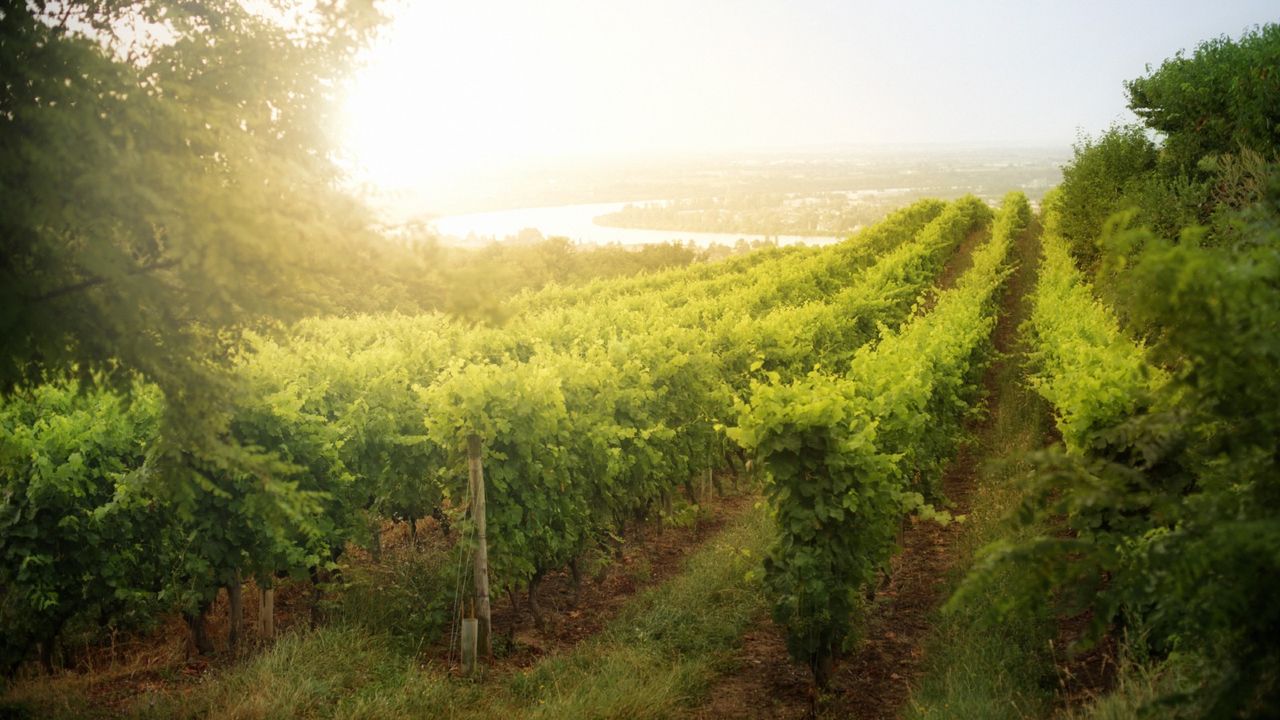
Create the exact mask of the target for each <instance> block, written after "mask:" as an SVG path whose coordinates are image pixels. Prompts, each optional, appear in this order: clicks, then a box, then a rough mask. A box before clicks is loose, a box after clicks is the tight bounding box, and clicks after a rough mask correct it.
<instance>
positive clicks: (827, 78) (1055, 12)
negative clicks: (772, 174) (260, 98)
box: [346, 0, 1280, 188]
mask: <svg viewBox="0 0 1280 720" xmlns="http://www.w3.org/2000/svg"><path fill="white" fill-rule="evenodd" d="M1278 11H1280V6H1278V5H1277V3H1276V2H1275V0H1268V1H1265V2H1264V1H1257V2H1244V1H1239V2H1232V1H1230V0H1225V1H1214V0H1210V1H1205V0H1162V1H1159V2H1146V1H1144V2H1123V1H1121V0H1112V1H1109V2H1093V1H1089V2H1080V1H1075V2H1048V1H1044V2H1040V1H1037V0H1017V1H1013V0H1011V1H1008V2H999V1H984V2H963V1H961V0H952V1H947V0H930V1H923V0H921V1H917V2H911V1H909V0H896V1H888V0H887V1H883V2H882V1H879V0H876V1H874V2H872V1H863V0H846V1H844V2H837V1H834V0H830V1H828V0H790V1H787V0H768V1H764V0H759V1H756V0H735V1H731V0H721V1H711V0H644V1H643V2H636V1H635V0H625V1H623V0H616V1H615V0H594V1H591V0H527V1H526V0H520V1H514V0H512V1H508V2H487V1H485V0H443V1H438V0H430V1H428V0H413V1H411V2H406V3H405V4H404V6H403V7H401V8H400V10H399V11H398V12H397V13H396V15H395V20H394V22H393V24H392V25H391V26H390V27H389V28H388V31H387V33H386V36H385V37H384V38H383V39H382V40H381V41H380V42H379V43H378V45H377V46H376V47H375V48H374V49H373V50H372V51H371V52H370V53H369V55H368V58H367V63H368V64H367V66H366V67H365V68H363V69H362V70H361V71H360V73H359V75H358V76H357V80H356V84H355V88H354V90H353V92H352V93H351V96H350V101H349V104H348V105H349V112H348V122H347V128H346V136H347V137H348V147H349V149H350V151H351V152H352V154H353V156H354V157H355V158H356V159H357V160H358V162H360V163H361V164H362V165H364V166H365V167H366V168H367V170H368V176H369V178H370V179H371V180H373V181H375V182H376V183H378V184H381V185H383V186H384V187H389V188H396V187H401V188H408V187H423V186H429V185H431V184H435V183H440V182H445V181H447V178H448V177H449V176H450V175H453V174H466V173H468V172H470V171H474V170H479V169H492V168H494V167H497V166H501V165H503V164H505V163H508V162H511V161H519V160H526V159H530V158H538V159H545V158H549V157H556V156H561V155H570V156H579V157H581V156H592V155H599V154H607V155H617V154H629V155H635V154H643V153H648V152H656V151H677V152H679V151H689V150H697V151H721V150H742V149H775V148H776V149H783V148H789V147H802V146H812V145H825V144H836V143H853V144H881V143H891V144H898V143H981V144H993V145H999V144H1009V145H1023V146H1026V145H1052V146H1065V145H1067V144H1069V143H1070V142H1071V140H1072V139H1073V138H1074V136H1075V134H1076V131H1077V128H1080V129H1083V130H1085V131H1088V132H1095V131H1097V130H1099V129H1101V128H1105V127H1106V126H1107V125H1108V124H1109V123H1111V122H1112V121H1113V120H1116V119H1123V118H1125V117H1126V115H1125V110H1124V92H1123V87H1122V81H1123V80H1124V79H1127V78H1132V77H1135V76H1137V75H1139V74H1141V73H1143V68H1144V65H1145V64H1147V63H1151V64H1153V65H1158V64H1159V62H1160V61H1161V60H1163V59H1164V58H1166V57H1168V56H1170V55H1172V54H1173V53H1174V52H1176V51H1177V50H1178V49H1180V48H1191V47H1193V46H1194V45H1195V44H1196V43H1197V42H1199V41H1200V40H1203V39H1206V38H1209V37H1213V36H1217V35H1220V34H1224V33H1225V34H1228V35H1231V36H1233V37H1234V36H1238V35H1239V34H1240V33H1241V31H1242V30H1244V29H1245V28H1246V27H1248V26H1252V25H1254V24H1257V23H1263V22H1268V21H1271V22H1275V21H1280V12H1278Z"/></svg>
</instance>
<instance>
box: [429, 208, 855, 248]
mask: <svg viewBox="0 0 1280 720" xmlns="http://www.w3.org/2000/svg"><path fill="white" fill-rule="evenodd" d="M627 204H628V203H625V202H615V203H591V204H587V205H560V206H556V207H540V208H520V209H517V210H498V211H495V212H482V213H470V214H467V215H446V216H444V217H439V218H436V219H435V220H432V221H431V222H432V225H434V226H435V228H436V231H437V232H439V233H440V235H442V236H444V237H446V238H455V239H457V240H461V241H467V238H468V236H471V237H473V238H475V239H476V240H487V239H489V238H496V239H502V238H505V237H508V236H514V235H516V234H517V233H519V232H520V231H521V230H524V229H527V228H533V229H536V230H537V231H538V232H540V233H542V235H543V236H544V237H552V236H560V237H567V238H569V239H570V240H572V241H574V242H578V243H594V244H597V245H608V244H613V243H617V244H619V245H645V244H653V243H664V242H672V241H676V240H685V241H689V242H692V243H694V244H695V245H699V246H701V247H706V246H708V245H712V244H714V243H720V244H722V245H733V244H734V243H736V242H738V240H746V241H748V242H750V241H752V240H765V239H776V240H777V241H778V244H779V245H794V244H798V243H805V244H808V245H826V244H829V243H833V242H836V241H837V240H839V239H840V238H835V237H811V236H797V235H770V236H765V235H747V234H742V233H710V232H689V231H684V230H644V229H640V228H616V227H605V226H603V225H596V224H595V222H593V220H594V218H596V217H597V216H599V215H603V214H605V213H609V212H613V211H615V210H620V209H622V207H623V206H624V205H627ZM631 204H638V203H635V202H633V203H631ZM468 244H469V243H468Z"/></svg>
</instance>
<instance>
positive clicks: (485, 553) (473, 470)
mask: <svg viewBox="0 0 1280 720" xmlns="http://www.w3.org/2000/svg"><path fill="white" fill-rule="evenodd" d="M467 469H468V471H469V473H470V482H471V516H472V520H473V521H474V522H475V525H476V550H475V561H474V564H475V567H474V572H473V575H474V577H475V590H476V599H475V611H476V620H477V621H478V627H477V628H476V630H477V636H478V637H477V638H476V645H477V647H478V649H479V652H480V653H483V654H484V656H485V657H486V658H488V659H490V660H492V659H493V644H492V642H491V641H490V632H489V630H490V625H489V544H488V541H487V540H486V539H485V508H484V467H483V466H482V465H481V463H480V436H478V435H471V436H470V437H468V438H467Z"/></svg>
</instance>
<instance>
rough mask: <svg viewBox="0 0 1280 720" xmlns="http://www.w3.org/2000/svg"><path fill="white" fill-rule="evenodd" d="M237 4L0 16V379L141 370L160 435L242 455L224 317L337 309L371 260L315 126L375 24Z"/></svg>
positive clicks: (372, 19)
mask: <svg viewBox="0 0 1280 720" xmlns="http://www.w3.org/2000/svg"><path fill="white" fill-rule="evenodd" d="M254 7H255V8H261V9H260V10H258V11H256V12H251V11H250V10H248V9H246V7H245V6H243V5H242V4H241V3H239V2H236V1H235V0H217V1H214V2H204V3H166V2H161V1H159V0H138V1H136V2H83V3H49V2H31V3H28V2H21V1H17V2H6V3H4V5H3V10H0V13H2V15H0V67H2V68H3V76H4V78H5V80H4V83H3V91H2V92H0V243H2V244H3V245H2V251H0V301H2V304H0V337H3V341H0V382H2V383H3V384H4V385H7V386H13V385H14V384H16V383H20V382H22V381H23V380H29V379H32V378H34V377H35V374H36V372H37V371H38V370H39V369H40V368H49V367H68V366H71V365H72V364H77V365H78V367H80V368H82V369H83V370H84V371H86V372H87V371H91V370H93V369H95V368H102V367H105V366H107V365H108V364H118V365H120V366H122V367H123V368H125V369H128V370H135V371H138V372H140V373H142V374H143V375H145V376H146V377H147V378H149V379H150V380H152V381H154V382H155V383H156V384H157V385H158V386H159V387H160V388H161V390H162V391H163V393H164V395H165V397H166V399H167V402H166V404H165V407H166V418H165V422H164V434H165V437H166V438H167V439H168V440H169V441H170V443H171V447H181V448H184V449H193V448H199V449H201V450H203V451H206V452H209V453H211V454H213V455H215V456H219V457H221V458H222V460H221V462H238V461H240V460H243V459H245V458H244V457H243V455H244V453H242V452H240V451H237V450H236V449H235V448H234V445H233V444H232V443H229V442H225V441H224V440H225V438H226V435H227V433H226V429H227V423H228V422H229V417H230V412H229V407H228V406H229V403H228V402H227V398H228V396H229V394H230V393H231V392H232V390H233V389H232V381H231V380H230V374H229V373H228V372H227V367H228V359H227V358H228V352H227V350H228V348H229V347H231V346H232V345H233V343H234V340H235V338H236V336H237V334H238V333H239V331H240V330H241V329H243V328H244V327H246V326H248V325H250V324H253V323H258V322H261V321H263V320H264V319H271V318H274V319H279V318H289V317H295V316H298V315H300V314H303V313H305V312H308V311H313V310H315V309H317V308H334V307H337V308H341V307H343V303H344V300H345V299H346V298H347V297H353V296H355V295H356V294H357V291H356V290H355V289H354V288H352V287H351V285H352V283H351V282H350V280H349V279H350V278H353V277H354V276H356V275H357V274H358V269H359V268H360V267H362V266H364V267H367V266H368V265H369V263H368V262H362V261H363V260H368V259H369V258H370V257H371V256H372V255H373V254H374V253H375V251H374V250H372V249H371V247H370V244H369V243H368V242H367V241H368V240H369V238H370V233H369V232H368V226H369V219H368V218H367V217H366V215H365V213H364V211H363V210H362V209H361V208H360V207H359V206H358V205H357V204H356V203H355V202H354V201H352V200H350V199H348V198H347V197H346V196H345V195H344V194H343V192H342V191H341V189H340V187H339V182H340V174H339V170H338V168H337V166H336V164H335V162H334V153H333V151H332V147H331V141H330V137H329V133H330V130H329V128H330V127H331V126H332V125H333V123H332V118H333V113H334V111H335V107H336V105H335V100H336V94H337V92H338V90H339V89H340V83H339V80H340V73H341V72H342V71H343V70H344V69H345V68H346V67H347V66H348V65H349V64H350V62H351V61H352V60H353V57H354V54H355V52H356V51H357V50H358V49H359V48H360V47H361V46H362V44H363V43H364V42H365V41H366V40H367V39H368V38H369V37H370V34H371V32H372V31H373V30H374V29H375V27H376V26H377V23H378V21H379V20H380V17H379V15H378V13H377V12H376V11H375V10H373V9H372V3H370V2H347V3H327V2H321V3H318V4H317V5H316V7H315V8H314V10H312V11H311V12H307V13H303V12H302V11H301V10H299V8H297V7H295V6H294V5H293V3H289V2H286V1H284V0H280V1H279V2H272V3H267V4H255V5H254ZM268 15H269V16H268ZM352 268H356V269H355V270H353V269H352Z"/></svg>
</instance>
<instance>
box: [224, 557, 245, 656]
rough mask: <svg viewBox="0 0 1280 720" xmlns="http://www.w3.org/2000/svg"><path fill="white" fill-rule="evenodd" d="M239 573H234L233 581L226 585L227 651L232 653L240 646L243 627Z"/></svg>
mask: <svg viewBox="0 0 1280 720" xmlns="http://www.w3.org/2000/svg"><path fill="white" fill-rule="evenodd" d="M241 590H242V586H241V584H240V571H239V570H237V571H236V575H235V579H234V580H232V581H231V583H230V584H228V585H227V605H228V607H229V611H228V614H229V615H230V620H229V622H228V627H227V649H228V650H230V651H231V652H232V653H234V652H235V651H236V649H237V648H238V647H239V645H240V635H241V629H242V628H243V627H244V601H243V599H242V595H241V594H240V591H241Z"/></svg>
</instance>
